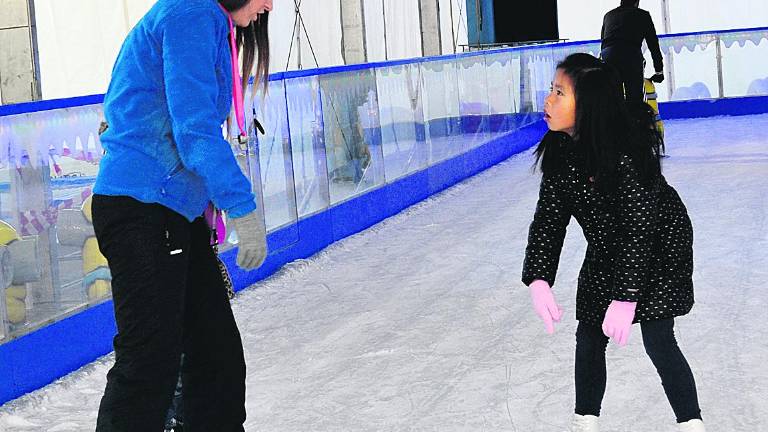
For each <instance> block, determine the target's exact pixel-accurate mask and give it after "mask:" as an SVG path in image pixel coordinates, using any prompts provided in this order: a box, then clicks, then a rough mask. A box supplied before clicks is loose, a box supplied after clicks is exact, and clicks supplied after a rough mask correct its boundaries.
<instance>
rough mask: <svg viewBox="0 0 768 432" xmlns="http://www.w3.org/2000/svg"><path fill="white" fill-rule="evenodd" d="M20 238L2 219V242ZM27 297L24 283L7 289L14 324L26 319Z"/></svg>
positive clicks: (9, 310)
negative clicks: (25, 300)
mask: <svg viewBox="0 0 768 432" xmlns="http://www.w3.org/2000/svg"><path fill="white" fill-rule="evenodd" d="M20 238H21V237H19V234H18V233H17V232H16V230H15V229H14V228H13V227H12V226H11V225H10V224H9V223H7V222H5V221H2V220H0V244H3V245H7V244H8V243H11V242H12V241H14V240H19V239H20ZM0 289H2V288H0ZM0 292H2V291H0ZM26 298H27V287H25V286H24V285H13V286H10V287H8V288H6V289H5V308H6V310H7V312H8V321H10V322H11V323H12V324H19V323H22V322H24V321H26V319H27V305H26V303H25V302H24V299H26Z"/></svg>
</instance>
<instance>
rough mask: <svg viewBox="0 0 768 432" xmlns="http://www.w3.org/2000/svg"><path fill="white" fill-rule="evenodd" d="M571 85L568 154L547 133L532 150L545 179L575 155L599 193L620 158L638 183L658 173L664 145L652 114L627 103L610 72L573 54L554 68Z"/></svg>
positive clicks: (559, 136)
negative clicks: (624, 158)
mask: <svg viewBox="0 0 768 432" xmlns="http://www.w3.org/2000/svg"><path fill="white" fill-rule="evenodd" d="M557 69H559V70H561V71H563V73H565V74H566V75H567V76H568V77H569V78H570V79H571V81H572V83H573V87H574V92H575V94H574V96H575V99H576V125H575V128H574V134H573V143H572V144H570V145H572V146H574V148H573V149H568V147H569V145H567V144H566V145H563V142H564V140H565V141H568V140H567V137H564V133H562V132H551V131H550V132H548V133H547V134H546V135H545V136H544V138H543V139H542V141H541V142H540V143H539V145H538V147H537V148H536V151H535V154H536V162H537V163H539V162H540V163H541V170H542V172H543V173H544V174H548V173H550V172H554V171H555V170H558V169H561V168H563V167H564V161H565V158H564V156H565V153H567V152H568V151H572V150H575V151H576V152H577V153H578V156H579V157H580V159H581V160H582V161H583V163H584V167H585V169H586V171H587V175H589V176H590V177H593V178H594V181H595V186H596V187H597V188H599V189H604V190H608V189H610V188H611V185H612V184H615V182H612V181H611V179H612V178H613V177H614V175H615V173H616V169H617V166H618V162H619V158H620V157H621V156H622V155H627V156H630V157H631V159H632V162H633V165H634V168H635V169H636V170H637V171H638V172H639V173H640V175H641V178H642V179H644V180H646V181H651V180H653V179H654V178H656V177H658V176H659V175H660V174H661V162H660V158H661V154H662V153H663V149H664V141H663V139H662V137H661V134H660V133H659V131H658V129H657V128H656V124H655V113H654V112H653V110H652V109H651V107H650V106H649V105H648V104H646V103H644V102H627V101H625V100H624V95H623V89H622V87H621V84H620V81H619V80H618V78H617V75H616V73H615V71H614V70H613V68H611V67H610V66H609V65H607V64H606V63H605V62H603V61H602V60H600V59H598V58H595V57H593V56H591V55H589V54H581V53H579V54H572V55H570V56H568V57H566V58H565V60H563V61H562V62H560V63H559V64H558V65H557Z"/></svg>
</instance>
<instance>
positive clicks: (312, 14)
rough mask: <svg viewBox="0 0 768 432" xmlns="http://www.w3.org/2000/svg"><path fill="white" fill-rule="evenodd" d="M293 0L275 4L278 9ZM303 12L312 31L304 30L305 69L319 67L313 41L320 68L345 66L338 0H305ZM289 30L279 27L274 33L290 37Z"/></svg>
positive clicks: (302, 30)
mask: <svg viewBox="0 0 768 432" xmlns="http://www.w3.org/2000/svg"><path fill="white" fill-rule="evenodd" d="M290 2H292V0H276V1H275V2H274V3H275V7H276V8H277V7H280V6H281V5H283V6H286V5H287V4H289V3H290ZM301 15H302V17H303V18H304V26H305V27H306V29H307V33H308V36H307V34H305V33H304V29H303V28H302V29H301V63H302V64H303V66H304V68H305V69H307V68H312V67H315V60H314V58H313V56H312V51H311V50H310V42H311V45H312V49H314V52H315V55H316V56H317V62H318V64H319V66H320V67H327V66H338V65H343V64H344V57H343V56H342V52H341V48H342V46H341V3H340V2H339V1H338V0H302V1H301ZM288 33H289V32H286V31H280V30H278V31H276V32H274V35H275V36H274V37H275V38H281V37H288V36H287V34H288ZM271 35H272V34H270V36H271Z"/></svg>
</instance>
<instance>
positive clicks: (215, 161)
mask: <svg viewBox="0 0 768 432" xmlns="http://www.w3.org/2000/svg"><path fill="white" fill-rule="evenodd" d="M228 27H229V24H228V22H227V18H226V15H225V14H224V12H223V11H222V10H221V9H220V8H219V6H218V2H217V1H216V0H159V1H158V2H157V3H156V4H155V5H154V6H153V7H152V9H151V10H150V11H149V12H147V14H146V15H145V16H144V17H143V18H142V19H141V20H140V21H139V23H138V24H137V25H136V27H134V29H133V30H131V32H130V33H129V34H128V36H127V37H126V39H125V42H124V43H123V46H122V48H121V50H120V54H119V55H118V58H117V61H116V63H115V66H114V69H113V71H112V81H111V82H110V84H109V89H108V90H107V93H106V95H105V97H104V113H105V116H106V120H107V122H108V123H109V129H107V131H106V132H105V133H104V135H103V136H102V137H101V141H102V144H103V146H104V149H105V150H106V154H105V155H104V157H103V158H102V160H101V163H100V168H99V175H98V177H97V179H96V185H95V186H94V192H95V193H97V194H103V195H127V196H130V197H133V198H135V199H137V200H139V201H142V202H147V203H159V204H162V205H164V206H166V207H168V208H170V209H172V210H174V211H176V212H178V213H180V214H181V215H183V216H185V217H186V218H187V219H189V220H190V221H192V220H194V218H196V217H198V216H200V215H201V214H202V213H203V210H205V207H206V206H207V203H208V202H209V201H213V203H214V204H215V205H216V206H217V207H218V208H221V209H223V210H225V211H227V212H228V214H229V215H230V216H231V217H240V216H244V215H246V214H247V213H250V212H251V211H253V210H254V209H255V208H256V200H255V197H254V195H253V193H252V192H251V185H250V182H249V181H248V179H247V178H246V177H245V175H243V173H242V171H241V170H240V168H239V166H238V164H237V161H236V160H235V157H234V155H233V153H232V150H231V149H230V146H229V144H228V143H227V141H226V140H225V139H224V138H223V136H222V129H221V125H222V123H223V122H224V120H225V119H226V116H227V114H228V113H229V110H230V107H231V101H232V71H231V65H230V58H231V54H230V48H229V41H228V35H229V28H228Z"/></svg>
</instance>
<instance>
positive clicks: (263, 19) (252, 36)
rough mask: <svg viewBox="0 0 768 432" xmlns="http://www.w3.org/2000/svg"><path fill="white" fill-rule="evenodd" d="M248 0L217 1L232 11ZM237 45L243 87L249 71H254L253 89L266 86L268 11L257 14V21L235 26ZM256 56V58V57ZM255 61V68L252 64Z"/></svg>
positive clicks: (249, 73)
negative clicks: (241, 66) (241, 64)
mask: <svg viewBox="0 0 768 432" xmlns="http://www.w3.org/2000/svg"><path fill="white" fill-rule="evenodd" d="M249 1H250V0H219V3H220V4H221V5H222V6H223V7H224V9H226V10H227V11H229V12H234V11H236V10H238V9H240V8H242V7H243V6H245V5H246V4H247V3H248V2H249ZM236 40H237V45H238V48H239V50H240V52H241V53H242V56H243V69H242V72H241V75H242V79H243V88H244V89H245V88H246V87H247V86H248V80H249V79H250V77H251V73H252V72H255V73H254V82H253V86H254V89H255V88H256V86H257V85H259V84H262V85H263V86H264V89H265V90H266V88H267V81H268V77H269V12H264V13H263V14H261V15H259V19H258V20H257V21H254V22H251V24H250V25H249V26H248V27H237V30H236ZM257 56H258V58H257ZM254 62H256V70H255V71H254V70H253V64H254Z"/></svg>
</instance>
